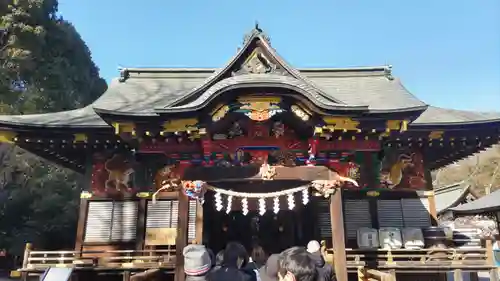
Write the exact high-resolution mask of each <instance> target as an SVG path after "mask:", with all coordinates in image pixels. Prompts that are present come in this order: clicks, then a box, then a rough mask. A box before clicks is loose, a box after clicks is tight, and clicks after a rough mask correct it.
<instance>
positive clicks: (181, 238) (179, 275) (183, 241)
mask: <svg viewBox="0 0 500 281" xmlns="http://www.w3.org/2000/svg"><path fill="white" fill-rule="evenodd" d="M178 198H179V219H178V222H177V238H176V240H175V251H176V255H175V265H176V266H175V281H184V280H185V279H186V275H185V274H184V258H183V255H182V250H184V247H186V246H187V236H188V219H189V199H188V197H187V196H186V195H185V194H184V193H183V192H182V191H179V193H178Z"/></svg>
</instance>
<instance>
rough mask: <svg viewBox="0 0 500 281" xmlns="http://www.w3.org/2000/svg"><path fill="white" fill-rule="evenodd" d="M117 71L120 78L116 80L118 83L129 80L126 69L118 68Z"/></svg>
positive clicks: (128, 73)
mask: <svg viewBox="0 0 500 281" xmlns="http://www.w3.org/2000/svg"><path fill="white" fill-rule="evenodd" d="M118 70H120V78H118V81H120V82H125V81H127V79H128V78H130V72H129V70H128V69H127V68H125V67H119V68H118Z"/></svg>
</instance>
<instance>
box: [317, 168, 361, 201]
mask: <svg viewBox="0 0 500 281" xmlns="http://www.w3.org/2000/svg"><path fill="white" fill-rule="evenodd" d="M346 183H351V184H353V185H354V186H356V187H358V186H359V185H358V182H357V181H355V180H353V179H351V178H348V177H343V176H341V175H339V174H338V173H335V176H334V178H333V179H331V180H315V181H312V183H311V186H312V187H313V188H314V189H316V190H317V191H318V192H319V193H320V194H321V195H323V196H324V197H325V198H328V197H329V196H330V195H332V194H333V193H334V192H335V189H336V188H338V187H341V186H342V185H344V184H346Z"/></svg>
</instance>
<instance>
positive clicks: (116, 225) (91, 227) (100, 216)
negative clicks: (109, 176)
mask: <svg viewBox="0 0 500 281" xmlns="http://www.w3.org/2000/svg"><path fill="white" fill-rule="evenodd" d="M137 212H138V202H137V201H115V202H113V201H91V202H89V206H88V213H87V223H86V225H85V239H84V242H88V243H108V242H130V241H134V240H135V238H136V235H137V234H136V232H137Z"/></svg>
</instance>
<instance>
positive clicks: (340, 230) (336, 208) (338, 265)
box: [330, 188, 347, 281]
mask: <svg viewBox="0 0 500 281" xmlns="http://www.w3.org/2000/svg"><path fill="white" fill-rule="evenodd" d="M330 220H331V225H332V242H333V251H334V252H333V264H334V266H335V275H336V276H337V281H347V258H346V253H345V237H344V215H343V213H342V191H341V189H340V188H339V189H337V190H336V192H335V193H334V194H333V195H332V196H331V198H330Z"/></svg>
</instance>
